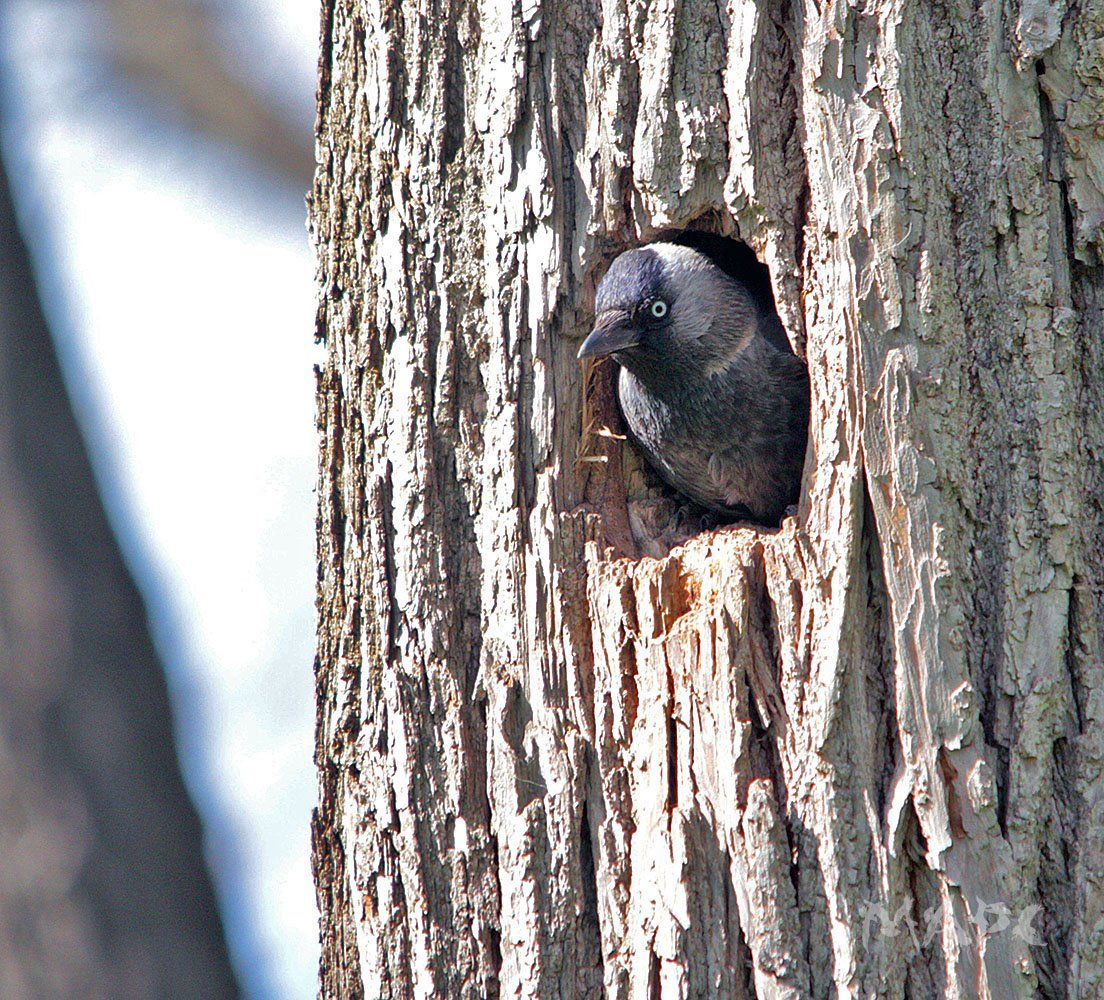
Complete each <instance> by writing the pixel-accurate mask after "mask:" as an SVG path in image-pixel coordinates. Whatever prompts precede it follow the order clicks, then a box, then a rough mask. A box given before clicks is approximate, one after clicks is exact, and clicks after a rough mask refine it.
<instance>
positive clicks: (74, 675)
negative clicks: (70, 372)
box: [0, 164, 238, 1000]
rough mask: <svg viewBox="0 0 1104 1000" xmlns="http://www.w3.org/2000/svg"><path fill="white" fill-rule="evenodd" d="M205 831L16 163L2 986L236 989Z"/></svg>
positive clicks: (3, 390)
mask: <svg viewBox="0 0 1104 1000" xmlns="http://www.w3.org/2000/svg"><path fill="white" fill-rule="evenodd" d="M201 834H202V831H201V830H200V826H199V818H198V816H197V815H196V811H195V808H194V807H193V805H192V802H191V800H190V799H189V797H188V793H187V791H186V790H185V788H184V782H183V780H182V778H181V774H180V765H179V763H178V761H177V758H176V750H175V746H174V740H173V730H172V714H171V711H170V708H169V700H168V692H167V690H166V687H165V676H164V673H163V670H162V666H161V662H160V660H159V658H158V656H157V653H156V651H155V649H154V647H153V641H152V639H151V637H150V633H149V628H148V625H147V622H146V610H145V607H144V606H143V604H142V601H141V598H140V597H139V595H138V591H137V589H136V588H135V586H134V581H133V580H132V579H131V577H130V573H129V572H128V570H127V568H126V566H125V565H124V563H123V558H122V554H121V553H120V551H119V547H118V545H117V543H116V541H115V538H114V536H113V535H112V533H111V529H110V527H109V525H108V522H107V517H106V515H105V513H104V510H103V507H102V505H101V503H100V498H99V495H98V493H97V490H96V484H95V482H94V480H93V478H92V469H91V467H90V465H89V462H88V457H87V455H86V453H85V450H84V444H83V442H82V441H81V437H80V432H79V431H78V429H77V424H76V420H75V419H74V417H73V412H72V409H71V407H70V405H69V399H68V396H67V395H66V391H65V386H64V384H63V383H62V379H61V372H60V370H59V368H58V364H57V359H56V357H55V354H54V348H53V344H52V343H51V340H50V335H49V332H48V331H47V329H46V322H45V319H44V318H43V315H42V311H41V307H40V306H39V302H38V297H37V294H36V291H35V284H34V277H33V275H32V273H31V265H30V260H29V259H28V255H27V250H26V247H25V246H24V244H23V241H22V239H21V237H20V234H19V231H18V228H17V226H16V219H15V212H14V210H13V207H12V202H11V197H10V194H9V191H8V183H7V177H6V174H5V173H4V170H3V165H2V164H0V997H3V998H4V1000H55V998H56V1000H73V998H77V997H79V998H80V1000H120V998H125V1000H147V998H148V1000H160V998H164V997H202V998H204V1000H208V998H209V1000H221V998H230V997H236V996H237V995H238V986H237V983H236V980H235V976H234V972H233V970H232V969H231V967H230V959H229V956H228V955H227V951H226V945H225V942H224V941H223V936H222V923H221V921H220V920H219V914H218V910H217V908H216V905H215V895H214V890H213V888H212V885H211V880H210V877H209V876H208V873H207V868H206V865H205V863H204V859H203V850H202V846H203V845H202V836H201Z"/></svg>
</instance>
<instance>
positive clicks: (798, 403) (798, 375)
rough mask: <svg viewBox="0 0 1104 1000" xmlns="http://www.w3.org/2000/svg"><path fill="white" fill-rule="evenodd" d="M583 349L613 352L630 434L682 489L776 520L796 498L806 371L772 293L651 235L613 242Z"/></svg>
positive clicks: (738, 512) (805, 421) (710, 504)
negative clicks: (629, 244)
mask: <svg viewBox="0 0 1104 1000" xmlns="http://www.w3.org/2000/svg"><path fill="white" fill-rule="evenodd" d="M594 306H595V313H596V322H595V325H594V330H593V331H592V332H591V334H590V336H588V337H587V338H586V340H585V341H584V342H583V345H582V347H580V348H579V355H578V356H579V357H580V358H591V357H602V356H605V355H612V356H613V358H614V359H615V360H616V361H617V363H618V364H619V365H620V366H621V371H620V375H619V377H618V383H617V390H618V391H617V395H618V399H619V400H620V403H621V412H622V414H623V416H624V418H625V423H626V425H627V426H628V430H629V435H630V437H631V439H632V441H633V442H634V443H635V444H636V445H637V446H638V447H639V448H640V450H641V451H642V452H643V453H644V455H645V457H646V458H647V459H648V461H649V462H650V463H651V465H652V466H653V467H654V468H655V470H656V471H657V472H658V473H659V474H660V476H662V477H663V479H664V480H665V481H666V482H667V483H669V484H670V485H671V486H673V487H674V488H675V489H676V490H678V491H679V492H680V493H682V494H684V495H685V496H687V497H689V498H690V499H691V500H694V501H695V502H697V503H699V504H701V505H702V506H704V507H707V508H709V509H710V510H711V511H715V512H716V513H718V514H722V515H726V516H729V517H743V518H748V519H751V520H754V521H758V522H761V523H765V524H777V523H778V522H779V521H780V520H781V518H782V515H783V513H784V512H785V511H786V509H787V507H788V506H790V505H791V504H794V503H796V502H797V496H798V489H799V486H800V481H801V469H802V465H803V464H804V461H805V441H806V437H807V435H808V426H809V376H808V372H807V371H806V369H805V365H804V364H803V363H802V362H801V360H800V359H799V358H797V357H796V356H795V355H794V353H793V351H792V350H791V348H790V345H789V341H788V340H787V339H786V334H785V331H784V330H783V329H782V323H781V321H780V320H779V319H778V315H777V313H776V312H775V310H774V305H773V302H765V301H764V300H763V296H762V295H759V296H757V295H755V294H753V292H752V290H751V289H750V287H749V286H748V285H746V284H744V283H742V282H740V281H738V280H736V279H735V278H732V277H730V276H729V275H728V274H726V273H725V272H724V271H722V270H721V269H720V268H719V267H718V266H717V265H716V264H714V263H713V262H712V261H711V260H710V259H709V258H708V257H706V256H705V255H704V254H702V253H699V252H698V251H697V250H694V249H692V248H690V247H687V246H679V245H676V244H673V243H653V244H651V245H649V246H644V247H640V248H638V249H635V250H627V251H626V252H625V253H622V254H621V255H620V256H619V257H618V258H617V259H616V260H615V261H614V262H613V264H612V265H611V267H610V269H609V271H608V272H607V274H606V276H605V278H603V279H602V283H601V284H600V285H599V286H598V295H597V298H596V299H595V303H594Z"/></svg>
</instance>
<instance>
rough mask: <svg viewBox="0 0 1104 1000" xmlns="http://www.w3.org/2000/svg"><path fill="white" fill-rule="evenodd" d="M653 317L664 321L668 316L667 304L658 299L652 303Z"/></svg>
mask: <svg viewBox="0 0 1104 1000" xmlns="http://www.w3.org/2000/svg"><path fill="white" fill-rule="evenodd" d="M652 315H653V316H654V317H655V318H656V319H663V317H664V316H666V315H667V303H666V302H664V301H663V299H656V300H655V302H653V303H652Z"/></svg>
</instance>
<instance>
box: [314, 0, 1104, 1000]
mask: <svg viewBox="0 0 1104 1000" xmlns="http://www.w3.org/2000/svg"><path fill="white" fill-rule="evenodd" d="M1102 32H1104V4H1102V3H1100V2H1099V0H1085V2H1082V3H1075V4H1070V5H1068V7H1067V5H1066V4H1064V3H1052V4H1047V3H1045V2H1027V0H1024V2H1023V3H1022V4H1021V5H1020V6H1019V7H1016V5H1014V4H1011V3H1009V4H1004V5H1001V4H997V3H986V4H984V5H981V7H980V9H975V5H973V4H958V5H955V4H947V3H941V2H929V3H893V2H889V0H869V2H867V3H866V4H865V5H860V6H858V7H855V6H850V5H847V4H839V3H834V4H833V3H827V4H825V3H817V2H814V0H807V2H806V3H805V4H804V5H801V4H798V3H790V2H789V0H785V2H782V0H779V2H770V0H763V2H760V3H753V2H735V0H734V2H731V3H729V4H728V5H727V6H725V5H723V4H722V5H720V6H718V5H717V4H713V3H704V2H701V0H682V2H680V3H675V2H670V3H668V2H657V3H651V4H648V3H644V2H642V0H606V2H604V3H603V4H601V5H599V4H597V3H594V2H583V3H567V2H559V3H552V2H545V3H541V2H540V0H535V2H533V3H530V4H518V5H514V6H513V7H512V9H511V7H510V6H509V5H507V6H503V5H501V4H475V3H471V2H468V0H444V2H442V3H429V2H427V0H404V2H401V3H378V2H374V0H327V2H326V3H325V4H324V12H323V46H322V60H321V81H320V88H319V122H318V142H319V154H320V159H321V168H320V171H319V175H318V181H317V184H316V189H315V195H314V206H313V224H314V232H315V239H316V241H317V245H318V250H319V286H320V312H319V332H320V335H321V336H322V337H323V338H324V339H325V341H326V344H327V358H326V363H325V366H324V368H323V370H322V371H321V373H320V376H319V412H320V426H321V433H322V456H321V482H320V489H319V499H320V518H319V588H320V638H319V661H318V674H317V677H318V711H319V723H318V749H317V754H318V764H319V768H320V774H321V798H320V806H319V810H318V814H317V819H316V824H315V867H316V876H317V881H318V893H319V899H320V904H321V908H322V935H323V958H322V995H323V996H324V997H327V998H330V997H333V998H336V997H349V996H365V997H370V998H375V997H413V996H418V997H429V996H443V997H482V996H503V997H542V998H543V997H570V998H575V997H598V996H608V997H617V998H623V997H624V998H627V997H634V998H636V997H639V998H644V997H656V996H662V997H753V996H757V997H780V998H781V997H785V998H791V997H792V998H797V997H818V998H819V997H831V996H837V995H838V996H844V997H863V998H866V997H910V998H930V997H973V996H981V997H992V998H996V1000H1006V998H1012V997H1020V996H1043V997H1070V998H1073V997H1089V996H1098V995H1102V992H1104V795H1102V794H1101V792H1100V785H1099V784H1098V782H1099V780H1100V773H1101V768H1102V766H1104V736H1102V735H1101V733H1102V732H1104V730H1102V729H1100V728H1098V727H1097V725H1096V721H1097V719H1098V717H1099V716H1100V715H1101V713H1102V711H1104V705H1102V703H1101V697H1102V691H1101V689H1100V685H1101V677H1100V664H1101V662H1102V657H1104V643H1102V639H1101V632H1100V624H1099V623H1100V620H1101V611H1102V610H1104V608H1102V600H1104V513H1102V508H1101V499H1100V498H1101V496H1102V495H1104V456H1102V454H1101V452H1102V449H1104V388H1102V387H1104V340H1102V337H1101V330H1102V328H1104V314H1102V313H1104V269H1102V267H1101V265H1100V259H1099V257H1098V253H1099V251H1100V248H1101V243H1102V224H1104V193H1102V188H1104V173H1102V172H1101V167H1100V164H1101V158H1102V156H1104V144H1102V143H1104V140H1102V139H1101V138H1100V125H1099V122H1100V107H1101V100H1102V97H1104V61H1102V57H1101V50H1100V45H1099V42H1098V41H1095V42H1094V41H1093V40H1094V39H1099V38H1100V37H1101V34H1102ZM668 227H677V228H687V227H689V228H695V229H705V230H710V231H712V232H715V233H719V234H722V235H727V236H734V237H738V238H740V239H742V240H744V241H746V242H747V243H748V244H750V245H751V246H752V247H753V248H754V249H755V250H756V251H757V253H758V254H759V256H760V259H761V260H763V261H765V262H766V263H767V264H768V265H769V266H770V269H771V275H772V281H773V286H774V291H775V297H776V299H777V301H778V306H779V311H780V314H781V316H782V318H783V320H784V322H785V324H786V327H787V329H788V332H789V334H790V337H791V340H792V342H793V344H794V346H795V348H796V349H797V350H798V352H799V353H802V354H803V355H804V356H805V357H806V359H807V361H808V365H809V370H810V375H811V381H812V397H813V407H812V410H813V418H812V428H811V435H810V446H809V454H808V460H807V463H806V475H805V483H804V486H803V499H802V502H801V505H800V509H799V511H798V513H797V515H796V516H795V517H793V518H790V519H787V520H786V521H785V522H784V524H783V527H782V528H781V530H779V531H769V530H763V529H757V528H752V527H748V526H736V527H730V528H723V529H720V530H717V531H713V532H709V533H704V534H701V535H699V536H698V537H696V538H694V539H693V540H692V541H690V542H688V543H687V544H685V545H682V546H680V547H677V548H674V549H671V550H670V551H666V550H665V547H664V545H663V540H662V538H657V537H655V532H654V531H653V530H652V529H651V528H650V527H649V526H650V525H652V524H653V523H655V520H654V517H653V515H654V514H655V512H656V511H657V510H661V503H660V502H659V501H655V500H654V499H652V498H654V496H655V495H657V494H658V492H659V491H658V490H657V489H656V488H655V487H654V485H653V484H652V483H651V482H650V481H649V479H648V477H647V476H646V475H644V474H642V473H641V469H640V463H639V460H638V459H637V458H636V456H635V455H633V454H632V453H631V449H630V447H629V446H628V445H625V444H623V443H622V442H621V441H620V440H619V439H618V438H617V437H616V432H617V431H618V424H617V420H618V417H617V413H616V410H615V407H614V406H613V404H612V398H613V397H612V392H611V381H610V377H611V371H610V368H611V366H609V365H600V366H597V367H595V368H589V369H586V370H583V369H582V368H581V367H580V366H579V364H578V363H577V362H576V361H575V360H574V355H575V351H576V349H577V347H578V343H579V340H580V338H581V337H582V336H583V335H584V334H585V332H586V331H587V330H588V329H589V326H588V324H589V322H590V320H591V318H592V317H591V310H592V306H593V291H594V287H595V284H596V282H597V280H598V279H599V278H600V277H601V275H602V273H603V272H604V269H605V267H606V266H607V265H608V263H609V261H610V260H611V259H612V257H613V256H615V255H616V254H617V253H618V252H620V251H621V250H622V249H624V248H626V247H628V246H630V245H633V244H635V243H638V242H640V241H646V240H649V239H652V238H654V237H655V236H656V235H657V234H658V233H660V232H661V231H662V230H664V229H666V228H668ZM611 431H612V432H613V433H612V434H611V433H610V432H611ZM649 553H650V554H649Z"/></svg>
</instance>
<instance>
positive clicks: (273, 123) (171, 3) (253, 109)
mask: <svg viewBox="0 0 1104 1000" xmlns="http://www.w3.org/2000/svg"><path fill="white" fill-rule="evenodd" d="M99 3H100V5H101V7H102V8H103V9H104V11H105V12H106V13H107V15H108V16H109V17H110V18H111V20H112V21H113V22H114V29H115V30H113V31H112V32H111V33H110V36H111V44H112V46H113V47H114V57H115V60H116V62H117V63H118V65H119V67H120V69H121V70H122V71H123V72H124V73H125V74H126V75H127V76H129V77H130V78H131V79H133V80H135V81H137V82H138V83H140V84H142V85H145V86H152V87H153V88H155V89H156V90H159V91H160V92H161V93H162V94H164V95H165V96H166V97H168V98H169V99H171V100H172V101H174V102H175V103H176V104H177V105H178V106H179V107H180V108H182V109H183V110H184V111H185V112H186V113H187V114H188V115H189V116H190V117H191V118H192V119H193V120H194V121H195V123H196V124H197V125H198V126H199V127H200V128H202V129H204V130H205V131H206V132H208V133H210V134H211V135H214V136H217V137H219V138H222V139H224V140H226V141H229V142H231V143H232V144H234V145H235V146H237V147H238V148H239V149H241V150H243V151H245V152H246V153H248V154H250V155H251V156H253V157H254V159H256V160H257V161H258V162H259V163H261V164H263V165H264V166H266V167H268V168H269V169H270V170H272V171H273V172H274V173H276V174H278V175H282V176H283V177H284V178H286V179H287V180H288V181H289V182H290V183H292V184H294V185H296V186H298V187H300V188H302V189H303V190H304V191H306V189H307V187H308V185H309V184H310V181H311V177H312V175H313V173H314V149H313V136H312V129H311V127H310V124H309V123H308V122H304V123H303V124H302V128H297V127H296V126H295V124H294V123H293V122H291V121H290V120H289V118H288V116H286V115H281V114H279V113H278V112H277V111H276V110H274V109H273V107H272V104H271V101H270V100H269V99H268V98H266V97H265V96H264V95H263V94H260V93H258V92H256V91H255V90H254V89H253V87H252V86H251V85H250V83H249V81H248V80H247V79H246V77H245V76H244V75H243V74H239V73H236V72H234V70H233V68H232V67H231V66H230V65H229V58H228V54H227V53H226V52H225V51H223V49H222V47H221V46H220V45H219V44H218V40H217V38H216V33H215V28H214V25H213V23H212V20H211V17H210V15H209V13H207V12H206V11H204V10H203V9H202V6H201V5H200V4H196V3H188V2H181V0H99Z"/></svg>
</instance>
